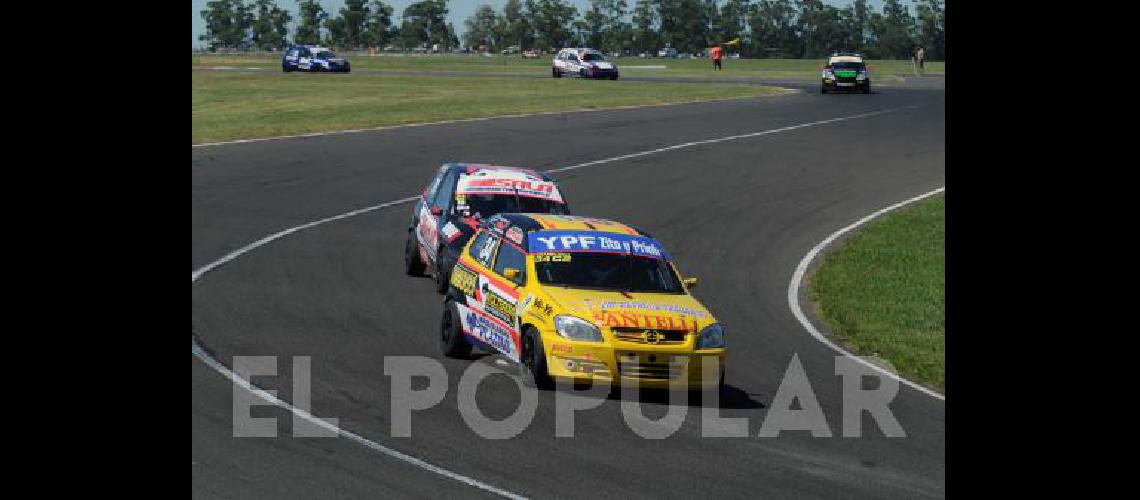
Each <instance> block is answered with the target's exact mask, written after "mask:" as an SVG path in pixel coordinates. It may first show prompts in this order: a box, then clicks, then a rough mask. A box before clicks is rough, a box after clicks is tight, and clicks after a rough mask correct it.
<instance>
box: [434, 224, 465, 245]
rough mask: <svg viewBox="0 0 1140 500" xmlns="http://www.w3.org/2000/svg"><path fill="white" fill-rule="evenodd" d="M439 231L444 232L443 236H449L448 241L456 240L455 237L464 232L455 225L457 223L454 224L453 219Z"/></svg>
mask: <svg viewBox="0 0 1140 500" xmlns="http://www.w3.org/2000/svg"><path fill="white" fill-rule="evenodd" d="M439 232H440V233H443V237H444V238H447V242H448V243H451V242H453V241H455V238H458V237H459V235H460V234H462V233H461V232H460V231H459V228H457V227H455V224H452V223H451V221H448V222H447V224H446V225H444V226H443V229H440V230H439Z"/></svg>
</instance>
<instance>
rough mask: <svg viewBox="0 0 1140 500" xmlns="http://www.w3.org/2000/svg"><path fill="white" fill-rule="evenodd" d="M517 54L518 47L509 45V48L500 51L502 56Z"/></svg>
mask: <svg viewBox="0 0 1140 500" xmlns="http://www.w3.org/2000/svg"><path fill="white" fill-rule="evenodd" d="M518 53H519V47H518V45H511V46H510V47H507V48H505V49H503V50H502V54H503V55H504V56H506V55H510V54H518Z"/></svg>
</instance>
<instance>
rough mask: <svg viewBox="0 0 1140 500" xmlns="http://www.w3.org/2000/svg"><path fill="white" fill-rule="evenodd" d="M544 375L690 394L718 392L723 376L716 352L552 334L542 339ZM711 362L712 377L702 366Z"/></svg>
mask: <svg viewBox="0 0 1140 500" xmlns="http://www.w3.org/2000/svg"><path fill="white" fill-rule="evenodd" d="M544 344H545V345H546V355H547V371H548V372H549V373H550V375H551V376H552V377H554V378H556V379H563V380H566V381H573V382H586V381H592V382H605V383H609V384H611V385H618V386H623V387H642V388H652V389H666V388H669V387H671V386H677V387H680V388H685V389H689V390H695V389H702V390H703V389H711V388H715V387H718V386H719V385H720V381H721V379H722V375H723V374H724V354H725V350H724V349H723V348H721V349H702V350H699V351H696V350H693V349H692V346H691V345H688V346H685V345H677V346H655V347H649V346H646V345H633V344H629V345H627V344H625V343H608V342H577V341H569V340H565V339H563V338H562V337H559V336H558V335H557V334H553V333H552V334H550V335H549V336H546V338H545V339H544ZM713 363H715V365H713V366H715V370H713V369H712V368H710V370H712V372H711V376H709V377H705V376H704V369H705V365H706V364H713Z"/></svg>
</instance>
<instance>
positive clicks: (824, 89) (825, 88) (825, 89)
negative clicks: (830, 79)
mask: <svg viewBox="0 0 1140 500" xmlns="http://www.w3.org/2000/svg"><path fill="white" fill-rule="evenodd" d="M819 93H820V94H826V93H827V87H824V86H822V85H820V87H819Z"/></svg>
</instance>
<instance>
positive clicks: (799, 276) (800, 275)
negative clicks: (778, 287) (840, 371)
mask: <svg viewBox="0 0 1140 500" xmlns="http://www.w3.org/2000/svg"><path fill="white" fill-rule="evenodd" d="M944 191H946V188H945V187H940V188H938V189H935V190H934V191H930V192H928V193H924V194H921V195H918V196H915V197H914V198H910V199H908V200H903V201H900V202H898V203H895V204H894V205H891V206H889V207H887V208H884V209H881V210H879V211H877V212H875V213H873V214H871V215H868V216H866V217H863V218H862V219H859V220H857V221H855V222H854V223H852V224H851V225H849V226H847V227H844V228H843V229H840V230H838V231H836V232H834V233H831V235H830V236H828V237H827V238H825V239H824V240H823V241H821V242H819V244H817V245H816V246H815V248H812V249H811V251H810V252H808V253H807V255H805V256H804V258H803V260H801V261H800V264H799V265H798V266H796V272H795V274H793V275H792V282H791V283H789V284H788V307H790V308H792V314H794V315H795V316H796V319H798V320H799V321H800V324H801V325H803V327H804V329H806V330H807V331H808V333H811V335H812V337H815V339H816V340H818V341H820V342H823V343H824V344H825V345H827V346H828V347H830V348H832V349H834V350H836V351H838V352H839V353H841V354H843V355H845V356H847V357H850V358H851V359H854V360H855V361H858V362H860V363H862V364H864V365H866V366H868V367H870V368H871V369H873V370H875V371H877V372H879V373H882V374H884V375H887V376H888V377H891V378H893V379H895V380H898V381H899V382H902V383H904V384H906V385H908V386H910V387H913V388H914V389H917V390H918V391H920V392H922V393H924V394H927V395H929V396H931V397H934V398H937V399H939V400H942V401H946V396H943V395H942V394H939V393H937V392H934V391H932V390H930V389H927V388H926V387H923V386H921V385H918V384H916V383H914V382H911V381H910V380H907V379H905V378H902V377H900V376H898V375H897V374H894V373H891V372H889V371H887V370H884V369H883V368H881V367H879V366H876V365H875V364H873V363H870V362H868V361H865V360H863V359H862V358H860V357H858V356H855V355H854V354H851V353H850V352H848V351H847V350H846V349H843V348H842V347H839V346H838V345H836V344H835V343H834V342H832V341H831V340H830V339H828V338H827V337H825V336H824V335H823V334H822V333H820V332H819V330H817V329H816V328H815V325H813V324H812V323H811V321H809V320H808V318H807V315H806V314H804V311H803V309H801V308H800V299H799V297H800V283H802V282H803V280H804V275H805V274H807V270H808V267H809V266H811V263H812V261H813V260H815V258H816V256H818V255H819V253H820V252H821V251H823V249H824V248H826V247H827V246H828V245H830V244H831V243H832V242H834V241H835V240H836V239H837V238H839V237H840V236H843V235H844V234H846V233H847V232H849V231H851V230H852V229H855V228H857V227H859V226H861V225H863V224H866V223H867V222H869V221H870V220H871V219H874V218H876V217H878V216H880V215H883V214H885V213H887V212H890V211H891V210H895V209H897V208H899V207H902V206H904V205H907V204H910V203H914V202H916V201H919V200H922V199H925V198H928V197H931V196H934V195H936V194H938V193H941V192H944Z"/></svg>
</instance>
